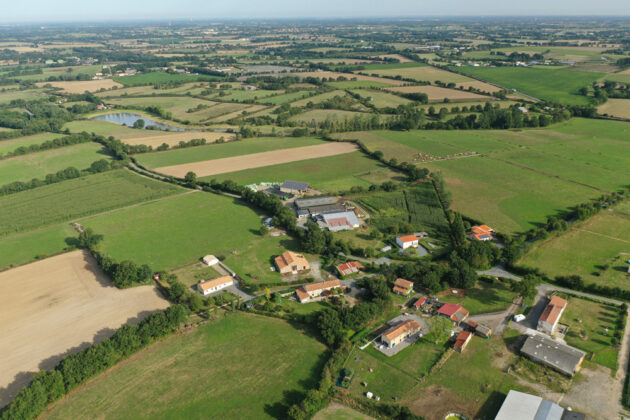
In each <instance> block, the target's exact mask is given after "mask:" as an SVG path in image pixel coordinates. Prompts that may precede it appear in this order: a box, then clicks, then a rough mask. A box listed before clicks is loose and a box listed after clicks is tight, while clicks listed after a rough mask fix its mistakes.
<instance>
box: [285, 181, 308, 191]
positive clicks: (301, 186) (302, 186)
mask: <svg viewBox="0 0 630 420" xmlns="http://www.w3.org/2000/svg"><path fill="white" fill-rule="evenodd" d="M308 185H309V184H308V182H298V181H284V183H283V184H282V186H281V187H280V188H286V189H289V190H296V191H305V190H306V189H307V188H308Z"/></svg>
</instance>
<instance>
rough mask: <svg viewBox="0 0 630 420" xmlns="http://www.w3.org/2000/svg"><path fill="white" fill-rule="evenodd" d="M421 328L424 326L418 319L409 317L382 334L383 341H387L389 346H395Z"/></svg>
mask: <svg viewBox="0 0 630 420" xmlns="http://www.w3.org/2000/svg"><path fill="white" fill-rule="evenodd" d="M421 329H422V326H421V325H420V323H419V322H418V321H416V320H415V319H408V320H406V321H403V322H401V323H399V324H396V325H394V326H393V327H391V328H390V329H389V330H387V331H385V332H384V333H383V335H381V341H382V342H383V343H385V344H386V345H387V347H390V348H391V347H395V346H397V345H398V344H400V343H402V342H403V341H405V339H406V338H408V337H411V336H412V335H414V334H416V333H417V332H419V331H420V330H421Z"/></svg>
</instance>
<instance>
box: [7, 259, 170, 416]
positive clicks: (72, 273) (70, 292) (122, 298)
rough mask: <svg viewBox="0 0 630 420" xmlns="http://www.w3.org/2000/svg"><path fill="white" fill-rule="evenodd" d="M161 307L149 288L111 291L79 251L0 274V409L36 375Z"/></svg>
mask: <svg viewBox="0 0 630 420" xmlns="http://www.w3.org/2000/svg"><path fill="white" fill-rule="evenodd" d="M166 307H168V302H167V301H166V300H165V299H164V298H163V297H162V296H161V295H160V294H159V293H158V291H157V289H155V288H154V287H153V286H140V287H135V288H132V289H128V290H119V289H117V288H115V287H114V286H112V285H111V283H110V281H109V279H108V278H107V277H106V276H105V275H104V274H103V273H102V272H101V271H100V268H99V267H98V265H97V264H96V262H95V261H94V259H93V258H92V257H91V256H90V255H89V254H88V253H87V252H84V251H74V252H71V253H67V254H62V255H58V256H56V257H52V258H48V259H45V260H42V261H38V262H36V263H32V264H28V265H25V266H22V267H18V268H15V269H13V270H9V271H5V272H3V273H0V308H1V311H2V316H1V317H0V330H2V332H3V333H2V336H1V337H0V354H2V358H0V407H2V406H4V405H5V404H6V403H8V402H9V401H10V400H11V398H13V397H14V396H15V394H16V393H17V392H18V391H19V390H20V389H21V388H22V387H23V386H24V385H26V384H27V383H28V381H29V380H30V379H31V378H32V377H33V375H34V374H35V373H36V372H37V371H38V370H40V369H51V368H53V367H54V366H55V365H56V363H57V362H58V361H59V360H60V359H61V358H62V357H63V356H64V355H66V354H69V353H75V352H77V351H79V350H80V349H82V348H84V347H86V346H88V345H89V344H91V343H94V342H99V341H102V340H103V339H105V338H107V337H109V336H110V335H112V334H113V333H114V331H115V329H116V328H118V327H120V326H121V325H122V324H124V323H127V322H139V321H140V320H142V319H143V318H145V317H146V316H147V315H149V314H150V313H152V312H154V311H157V310H161V309H165V308H166Z"/></svg>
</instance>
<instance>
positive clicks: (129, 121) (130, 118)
mask: <svg viewBox="0 0 630 420" xmlns="http://www.w3.org/2000/svg"><path fill="white" fill-rule="evenodd" d="M92 119H93V120H99V121H109V122H113V123H114V124H118V125H126V126H128V127H133V124H134V123H135V122H136V121H138V120H144V128H145V129H147V128H148V127H155V129H157V130H163V131H188V130H185V129H183V128H181V127H177V126H174V125H168V124H162V123H159V122H157V121H154V120H152V119H150V118H146V117H143V116H142V115H140V114H134V113H132V112H116V113H113V114H105V115H99V116H96V117H93V118H92Z"/></svg>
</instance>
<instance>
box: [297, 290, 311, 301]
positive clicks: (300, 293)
mask: <svg viewBox="0 0 630 420" xmlns="http://www.w3.org/2000/svg"><path fill="white" fill-rule="evenodd" d="M295 294H296V295H297V297H298V299H299V300H300V302H302V301H303V300H305V299H308V298H309V297H310V296H309V294H308V293H306V292H305V291H304V290H302V289H296V290H295Z"/></svg>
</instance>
